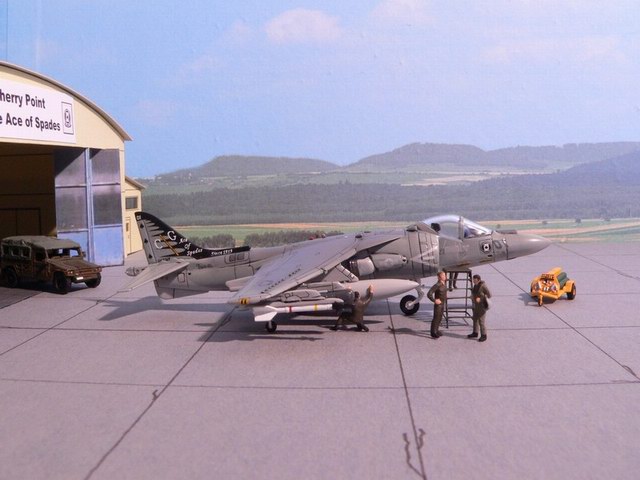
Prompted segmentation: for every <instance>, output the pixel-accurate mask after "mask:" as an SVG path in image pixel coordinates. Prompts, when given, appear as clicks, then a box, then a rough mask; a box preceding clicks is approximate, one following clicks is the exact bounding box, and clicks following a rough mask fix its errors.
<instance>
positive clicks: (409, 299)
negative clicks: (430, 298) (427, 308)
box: [400, 285, 425, 316]
mask: <svg viewBox="0 0 640 480" xmlns="http://www.w3.org/2000/svg"><path fill="white" fill-rule="evenodd" d="M416 292H417V293H418V297H417V298H416V297H414V296H413V295H405V296H404V297H402V299H401V300H400V310H402V313H404V314H405V315H407V316H408V315H413V314H414V313H417V312H418V310H419V309H420V300H422V299H423V297H424V295H425V294H424V289H423V288H422V285H420V286H419V287H418V288H416Z"/></svg>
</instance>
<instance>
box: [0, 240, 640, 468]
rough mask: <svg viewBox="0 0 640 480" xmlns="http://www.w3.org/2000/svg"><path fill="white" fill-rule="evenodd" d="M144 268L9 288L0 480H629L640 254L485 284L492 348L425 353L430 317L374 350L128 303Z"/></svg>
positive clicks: (306, 331) (596, 249)
mask: <svg viewBox="0 0 640 480" xmlns="http://www.w3.org/2000/svg"><path fill="white" fill-rule="evenodd" d="M143 262H144V256H143V255H140V254H136V255H133V256H131V257H130V258H129V259H127V262H126V263H127V265H126V266H123V267H111V268H106V269H105V270H104V272H103V274H104V276H103V281H102V284H101V285H100V286H99V287H98V288H96V289H89V288H85V287H83V286H79V287H75V288H74V289H73V291H72V292H71V293H69V294H68V295H58V294H56V293H54V292H53V291H52V290H51V289H49V288H47V287H44V291H42V287H40V288H41V289H40V290H38V289H37V288H36V287H35V286H28V287H27V288H21V289H16V290H9V289H7V288H3V287H0V444H1V445H2V448H1V449H0V479H89V478H90V479H115V478H117V479H147V478H154V479H164V478H167V479H173V478H190V479H200V478H202V479H205V478H206V479H210V478H215V479H237V478H252V479H300V478H308V479H323V478H326V479H337V478H338V479H342V478H344V479H347V478H348V479H374V478H375V479H411V478H425V479H430V480H432V479H502V478H514V479H585V478H598V479H599V478H607V479H632V478H638V472H639V471H640V442H639V441H638V439H639V438H640V415H639V414H638V412H639V407H638V405H640V378H639V376H640V346H639V345H640V316H639V315H638V310H639V308H638V307H640V300H639V294H640V244H634V243H615V244H614V243H610V244H593V243H589V244H554V245H552V246H550V247H549V248H547V249H546V250H544V251H542V252H540V253H538V254H536V255H533V256H530V257H525V258H521V259H516V260H512V261H508V262H502V263H498V264H495V265H487V266H483V267H480V268H477V269H475V270H474V273H480V274H481V275H482V276H483V279H485V280H486V282H487V284H488V286H489V287H490V289H491V291H492V293H493V298H492V300H493V302H492V306H491V309H490V310H489V312H488V314H487V325H488V341H487V342H484V343H479V342H477V341H474V340H469V339H467V338H466V335H467V334H468V333H470V331H471V328H470V326H469V325H468V324H467V322H466V321H464V320H462V319H452V320H451V322H450V325H449V328H448V329H446V328H445V329H443V330H444V336H443V337H442V338H440V339H438V340H434V339H431V338H430V336H429V335H428V334H427V332H428V329H429V322H430V320H431V315H432V308H431V305H430V304H429V302H426V303H423V305H422V306H421V309H420V311H419V312H418V313H417V314H415V315H414V316H413V317H405V316H404V315H402V313H401V312H400V309H399V306H398V300H399V298H398V299H392V300H390V301H386V300H384V301H374V302H373V303H372V304H371V305H370V307H369V309H368V311H367V314H366V317H365V319H366V323H367V325H368V326H369V328H370V330H371V331H370V332H369V333H363V332H358V331H357V330H356V329H355V328H354V327H352V326H351V327H349V328H347V329H345V330H342V331H338V332H333V331H331V330H329V328H328V327H329V326H331V325H333V323H334V320H335V318H331V317H311V316H298V317H280V318H278V323H279V327H278V331H277V333H275V334H269V333H267V332H266V330H265V329H264V326H263V324H260V323H255V322H254V321H253V319H252V317H251V315H250V313H249V312H247V311H242V310H239V309H233V308H232V307H230V306H228V305H227V304H226V303H225V301H226V298H228V295H229V294H227V293H225V292H210V293H207V294H204V295H198V296H193V297H187V298H183V299H178V300H172V301H166V302H165V301H161V300H160V299H158V298H157V297H156V295H155V291H154V289H153V286H145V287H142V288H140V289H137V290H134V291H132V292H129V293H126V294H125V293H118V289H119V288H121V286H122V285H124V284H125V283H127V282H128V280H129V278H128V277H126V276H125V275H124V270H125V268H126V267H127V266H132V265H140V264H141V263H143ZM555 266H562V267H563V268H564V269H565V271H566V272H567V273H568V275H569V277H570V278H572V279H573V280H575V282H576V286H577V292H578V293H577V296H576V298H575V300H572V301H569V300H567V299H566V298H562V299H560V300H558V301H556V302H554V303H545V304H544V306H542V307H539V306H538V305H537V303H536V301H534V300H532V299H531V298H530V297H529V294H528V291H529V283H530V281H531V279H532V278H533V277H535V276H536V275H539V274H540V273H542V272H544V271H546V270H548V269H550V268H552V267H555ZM434 281H435V279H433V278H430V279H427V280H426V283H427V284H431V283H432V282H434ZM425 301H426V299H425ZM443 326H444V325H443Z"/></svg>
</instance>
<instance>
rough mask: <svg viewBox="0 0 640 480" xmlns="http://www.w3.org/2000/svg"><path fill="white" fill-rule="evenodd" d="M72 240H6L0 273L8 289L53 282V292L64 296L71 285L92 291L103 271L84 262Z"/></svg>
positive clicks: (1, 248) (0, 252) (0, 250)
mask: <svg viewBox="0 0 640 480" xmlns="http://www.w3.org/2000/svg"><path fill="white" fill-rule="evenodd" d="M84 257H85V255H84V252H83V251H82V248H81V247H80V245H78V244H77V243H76V242H74V241H73V240H67V239H62V238H56V237H47V236H17V237H7V238H5V239H3V240H2V242H0V272H1V273H2V278H3V280H4V282H5V284H6V285H7V286H8V287H11V288H15V287H17V286H18V285H19V284H20V282H21V281H22V280H27V281H29V280H31V281H40V282H52V283H53V288H54V289H55V291H56V292H58V293H61V294H66V293H67V292H69V290H70V289H71V285H72V284H73V283H84V284H85V285H86V286H87V287H90V288H95V287H97V286H98V285H100V280H101V279H102V277H101V273H100V272H101V271H102V267H100V266H98V265H95V264H93V263H91V262H89V261H87V260H85V258H84Z"/></svg>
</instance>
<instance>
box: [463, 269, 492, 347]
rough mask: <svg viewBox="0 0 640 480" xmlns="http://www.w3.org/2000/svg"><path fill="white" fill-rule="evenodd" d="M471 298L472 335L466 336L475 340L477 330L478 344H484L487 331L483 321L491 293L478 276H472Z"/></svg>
mask: <svg viewBox="0 0 640 480" xmlns="http://www.w3.org/2000/svg"><path fill="white" fill-rule="evenodd" d="M471 297H472V299H473V333H470V334H469V335H467V337H468V338H476V337H477V336H478V329H480V338H479V339H478V341H479V342H484V341H485V340H486V339H487V329H486V328H485V324H484V320H485V316H486V314H487V310H489V301H488V300H487V299H488V298H491V292H490V291H489V288H488V287H487V285H486V283H484V282H483V281H482V278H480V275H474V276H473V288H472V289H471Z"/></svg>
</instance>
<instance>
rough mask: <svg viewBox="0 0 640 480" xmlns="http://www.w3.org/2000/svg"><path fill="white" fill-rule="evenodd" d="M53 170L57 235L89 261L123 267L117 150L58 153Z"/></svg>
mask: <svg viewBox="0 0 640 480" xmlns="http://www.w3.org/2000/svg"><path fill="white" fill-rule="evenodd" d="M54 170H55V198H56V224H57V230H58V235H59V236H61V237H65V238H71V239H73V240H75V241H76V242H78V243H79V244H80V245H82V246H83V248H84V249H85V250H86V252H87V256H88V258H89V260H90V261H92V262H95V263H97V264H99V265H122V263H123V262H124V244H123V232H122V195H121V186H120V156H119V151H118V150H116V149H106V150H99V149H89V148H88V149H78V148H71V149H64V150H58V151H57V152H56V153H55V161H54Z"/></svg>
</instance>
